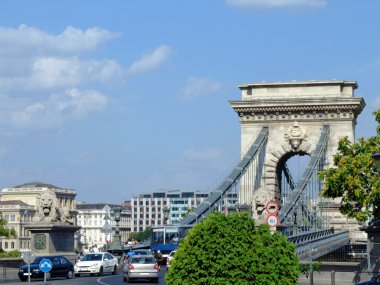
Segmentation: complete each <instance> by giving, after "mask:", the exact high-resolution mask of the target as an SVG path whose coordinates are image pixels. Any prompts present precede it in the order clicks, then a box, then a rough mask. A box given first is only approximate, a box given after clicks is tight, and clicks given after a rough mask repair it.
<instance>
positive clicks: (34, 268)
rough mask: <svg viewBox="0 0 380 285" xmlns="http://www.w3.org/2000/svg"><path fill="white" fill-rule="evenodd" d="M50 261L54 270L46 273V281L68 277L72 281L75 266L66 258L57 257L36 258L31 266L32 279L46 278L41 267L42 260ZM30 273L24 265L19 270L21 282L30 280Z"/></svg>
mask: <svg viewBox="0 0 380 285" xmlns="http://www.w3.org/2000/svg"><path fill="white" fill-rule="evenodd" d="M43 259H49V260H51V262H52V263H53V267H52V269H51V270H50V271H49V272H47V273H46V279H47V280H48V279H50V278H53V277H66V278H67V279H71V278H73V276H74V264H73V263H72V262H71V261H70V260H68V259H67V258H66V257H64V256H61V255H57V256H41V257H36V258H35V259H34V261H33V262H32V263H31V264H30V265H29V266H30V278H44V272H43V271H41V269H40V267H39V265H40V262H41V260H43ZM28 276H29V272H28V265H27V264H26V265H23V266H21V267H20V268H19V270H18V277H19V278H20V280H21V281H26V280H28Z"/></svg>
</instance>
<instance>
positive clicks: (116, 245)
mask: <svg viewBox="0 0 380 285" xmlns="http://www.w3.org/2000/svg"><path fill="white" fill-rule="evenodd" d="M112 211H113V215H114V220H115V222H116V225H115V233H114V234H113V238H112V243H111V246H112V249H120V248H121V247H122V246H121V235H120V230H119V222H120V219H121V207H115V208H113V210H112Z"/></svg>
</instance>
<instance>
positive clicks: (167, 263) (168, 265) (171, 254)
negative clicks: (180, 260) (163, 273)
mask: <svg viewBox="0 0 380 285" xmlns="http://www.w3.org/2000/svg"><path fill="white" fill-rule="evenodd" d="M176 252H177V251H176V250H173V251H172V252H170V253H169V255H168V257H167V258H166V270H169V268H170V262H171V261H172V260H173V259H174V254H175V253H176Z"/></svg>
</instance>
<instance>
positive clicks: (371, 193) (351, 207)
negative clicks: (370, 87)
mask: <svg viewBox="0 0 380 285" xmlns="http://www.w3.org/2000/svg"><path fill="white" fill-rule="evenodd" d="M374 115H375V117H376V121H377V122H378V123H379V124H380V110H377V111H375V112H374ZM376 130H377V135H376V136H373V137H370V138H369V139H368V140H365V139H363V138H360V139H359V140H358V142H356V143H352V142H350V141H349V140H348V138H347V137H345V138H342V139H341V140H340V141H339V144H338V153H337V154H336V155H335V156H334V167H333V168H329V169H328V170H327V171H324V172H321V173H320V178H321V179H325V181H326V185H325V189H324V190H323V192H322V193H321V195H322V196H323V197H327V198H338V197H341V198H342V202H341V206H340V211H341V212H342V213H343V214H346V215H347V216H348V217H350V218H355V219H356V220H357V221H367V220H369V219H371V218H372V219H374V220H379V219H380V177H379V174H378V173H377V172H376V170H375V164H374V161H373V159H372V154H373V153H374V152H379V151H380V126H379V125H378V126H377V128H376Z"/></svg>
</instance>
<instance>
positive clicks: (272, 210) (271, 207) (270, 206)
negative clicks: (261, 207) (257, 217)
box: [265, 200, 279, 215]
mask: <svg viewBox="0 0 380 285" xmlns="http://www.w3.org/2000/svg"><path fill="white" fill-rule="evenodd" d="M278 208H279V207H278V203H277V202H276V201H275V200H270V201H268V203H267V204H266V205H265V209H266V211H267V212H268V214H269V215H276V214H277V212H278Z"/></svg>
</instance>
